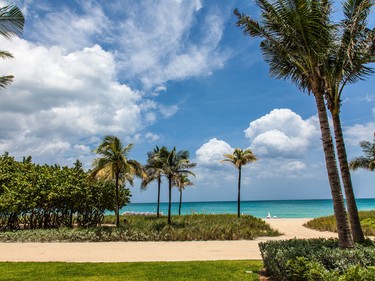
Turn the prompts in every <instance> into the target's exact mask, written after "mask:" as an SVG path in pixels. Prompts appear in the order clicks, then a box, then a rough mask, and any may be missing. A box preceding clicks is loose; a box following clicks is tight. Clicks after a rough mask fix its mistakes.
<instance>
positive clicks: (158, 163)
mask: <svg viewBox="0 0 375 281" xmlns="http://www.w3.org/2000/svg"><path fill="white" fill-rule="evenodd" d="M168 154H169V152H168V149H167V147H165V146H162V147H161V148H159V147H158V146H156V147H155V148H154V150H153V151H150V152H148V153H147V163H146V165H144V167H143V168H144V170H145V172H146V177H144V178H143V180H142V183H141V189H143V190H145V189H147V187H148V185H149V184H150V183H151V182H152V181H154V180H156V181H157V183H158V196H157V197H158V198H157V209H156V216H157V217H159V215H160V188H161V178H162V176H163V175H165V172H166V171H165V163H166V159H167V158H168Z"/></svg>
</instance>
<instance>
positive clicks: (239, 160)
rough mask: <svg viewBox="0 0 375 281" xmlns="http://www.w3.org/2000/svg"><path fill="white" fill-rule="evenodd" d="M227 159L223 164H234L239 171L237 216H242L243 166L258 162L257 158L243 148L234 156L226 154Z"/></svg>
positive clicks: (238, 149) (234, 153)
mask: <svg viewBox="0 0 375 281" xmlns="http://www.w3.org/2000/svg"><path fill="white" fill-rule="evenodd" d="M224 157H225V159H223V160H221V162H229V163H232V164H233V165H234V166H235V167H236V168H237V169H238V184H237V193H238V198H237V216H238V218H239V217H240V216H241V173H242V166H245V165H247V164H250V163H252V162H255V161H256V160H258V159H257V158H256V156H255V155H254V154H253V152H252V151H251V150H250V149H245V150H242V149H241V148H236V149H235V150H234V151H233V153H232V154H224Z"/></svg>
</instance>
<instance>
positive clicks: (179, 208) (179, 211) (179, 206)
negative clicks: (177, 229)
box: [178, 189, 182, 216]
mask: <svg viewBox="0 0 375 281" xmlns="http://www.w3.org/2000/svg"><path fill="white" fill-rule="evenodd" d="M181 203H182V189H180V204H179V205H178V215H179V216H181Z"/></svg>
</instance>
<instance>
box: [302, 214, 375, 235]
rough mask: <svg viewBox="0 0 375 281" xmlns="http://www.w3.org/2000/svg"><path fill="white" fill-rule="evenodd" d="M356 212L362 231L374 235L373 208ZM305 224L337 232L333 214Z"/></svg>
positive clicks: (374, 218)
mask: <svg viewBox="0 0 375 281" xmlns="http://www.w3.org/2000/svg"><path fill="white" fill-rule="evenodd" d="M358 214H359V219H360V221H361V226H362V229H363V233H364V234H365V235H366V236H375V210H373V211H360V212H359V213H358ZM305 226H306V227H308V228H311V229H316V230H320V231H333V232H337V226H336V220H335V218H334V216H328V217H321V218H316V219H313V220H311V221H309V222H307V223H306V224H305Z"/></svg>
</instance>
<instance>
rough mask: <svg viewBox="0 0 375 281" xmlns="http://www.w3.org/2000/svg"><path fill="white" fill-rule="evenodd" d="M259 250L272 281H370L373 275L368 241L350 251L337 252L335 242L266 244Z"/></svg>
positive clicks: (374, 249) (374, 250) (374, 254)
mask: <svg viewBox="0 0 375 281" xmlns="http://www.w3.org/2000/svg"><path fill="white" fill-rule="evenodd" d="M259 248H260V251H261V255H262V259H263V263H264V267H265V268H266V271H267V274H268V275H269V276H271V278H272V280H279V281H284V280H285V281H294V280H295V281H297V280H322V281H323V280H373V279H366V278H367V277H368V276H374V275H373V274H374V268H373V267H374V266H375V244H374V243H373V242H372V241H370V240H366V241H365V243H363V244H357V245H356V247H355V248H352V249H340V248H339V242H338V240H337V239H292V240H282V241H267V242H262V243H260V244H259ZM351 278H352V279H351ZM353 278H354V279H353ZM371 278H373V277H371Z"/></svg>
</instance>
